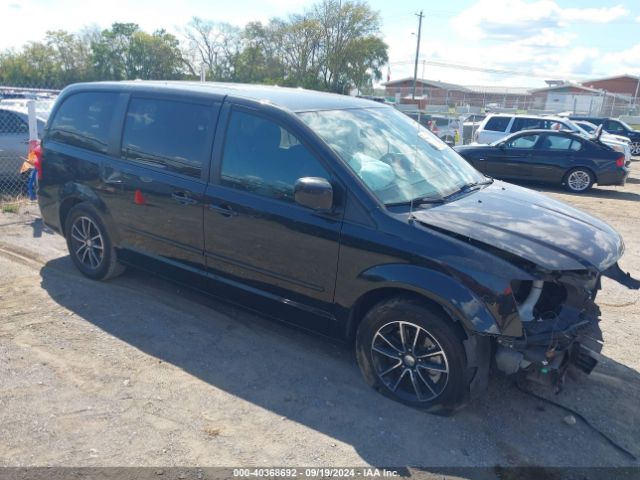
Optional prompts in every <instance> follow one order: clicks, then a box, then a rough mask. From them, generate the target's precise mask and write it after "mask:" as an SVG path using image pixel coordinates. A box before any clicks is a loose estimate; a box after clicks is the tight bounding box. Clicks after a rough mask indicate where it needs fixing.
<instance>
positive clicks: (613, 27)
mask: <svg viewBox="0 0 640 480" xmlns="http://www.w3.org/2000/svg"><path fill="white" fill-rule="evenodd" d="M313 3H314V2H313V1H308V0H233V1H229V2H216V1H214V2H211V1H205V0H183V1H181V2H180V3H177V2H164V1H162V0H137V1H136V2H131V1H127V0H110V1H107V2H105V1H104V0H103V1H100V2H93V1H87V0H0V49H4V48H8V47H18V46H20V45H22V44H23V43H24V42H26V41H29V40H39V39H41V38H42V35H43V33H44V32H45V31H46V30H51V29H66V30H69V31H77V30H78V29H80V28H81V27H82V26H84V25H89V24H97V25H98V26H100V27H107V26H109V25H110V24H111V23H112V22H114V21H123V22H136V23H138V24H140V25H141V26H142V27H143V28H144V29H146V30H153V29H156V28H160V27H164V28H166V29H167V30H169V31H171V32H173V33H176V34H178V35H179V34H180V27H181V26H183V25H184V24H185V23H186V22H188V20H189V19H190V18H191V17H193V16H194V15H197V16H200V17H202V18H207V19H212V20H218V21H226V22H229V23H232V24H236V25H244V24H245V23H246V22H248V21H251V20H261V21H263V22H264V21H268V19H269V18H270V17H272V16H284V15H286V14H288V13H295V12H300V11H303V10H304V9H305V8H307V7H308V6H310V5H312V4H313ZM369 3H370V5H371V6H372V7H373V8H374V9H375V10H378V11H379V12H380V14H381V18H382V23H383V35H384V38H385V40H386V42H387V43H388V44H389V47H390V50H389V55H390V68H391V78H392V79H397V78H402V77H406V76H411V75H413V58H414V55H415V47H416V37H415V35H413V33H414V32H417V17H416V16H415V13H416V12H418V11H419V10H423V11H424V14H425V20H424V23H423V35H422V41H421V56H420V60H421V61H420V65H419V68H418V75H419V76H421V74H422V72H423V68H424V76H425V77H426V78H431V79H434V80H442V81H448V82H454V83H461V84H467V85H474V84H475V85H479V84H483V85H513V86H532V87H535V86H544V79H545V78H564V79H571V80H580V79H586V78H593V77H601V76H608V75H614V74H619V73H631V74H636V75H640V35H638V33H639V32H640V1H638V0H620V1H606V0H456V1H455V2H442V1H438V2H434V1H425V0H422V1H418V0H403V1H401V2H392V1H389V0H370V1H369ZM423 61H424V63H423ZM436 64H438V65H436ZM452 64H453V66H454V67H455V68H454V67H452V66H451V65H452ZM486 70H493V72H491V71H486ZM385 75H386V72H385Z"/></svg>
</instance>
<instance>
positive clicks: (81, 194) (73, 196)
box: [58, 182, 120, 246]
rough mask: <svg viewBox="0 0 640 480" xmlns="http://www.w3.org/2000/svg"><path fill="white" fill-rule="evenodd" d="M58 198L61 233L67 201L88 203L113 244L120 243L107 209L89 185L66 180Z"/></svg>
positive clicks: (73, 203)
mask: <svg viewBox="0 0 640 480" xmlns="http://www.w3.org/2000/svg"><path fill="white" fill-rule="evenodd" d="M59 198H60V207H59V212H58V215H59V219H60V227H61V228H60V232H61V233H64V232H63V229H64V225H63V221H62V214H63V212H65V209H66V205H69V203H70V204H72V205H75V204H77V203H88V204H90V205H91V206H92V207H94V208H95V209H96V210H97V212H98V214H99V215H100V218H101V219H102V221H103V222H104V223H105V225H106V227H107V229H108V231H109V235H110V236H111V241H112V242H113V245H115V246H118V245H119V244H120V235H119V232H118V229H117V227H116V224H115V222H114V221H113V217H112V216H111V213H110V212H109V209H108V208H107V206H106V205H105V204H104V202H103V201H102V199H101V198H100V196H99V195H98V194H97V193H96V192H95V191H94V190H93V189H92V188H91V187H89V186H87V185H83V184H81V183H76V182H67V183H65V184H63V185H61V187H60V193H59Z"/></svg>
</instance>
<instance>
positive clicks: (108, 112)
mask: <svg viewBox="0 0 640 480" xmlns="http://www.w3.org/2000/svg"><path fill="white" fill-rule="evenodd" d="M117 97H118V94H116V93H105V92H87V93H76V94H75V95H72V96H70V97H68V98H67V99H66V100H65V101H64V103H63V104H62V105H61V106H60V108H59V109H58V111H57V112H56V115H55V117H54V118H53V121H52V122H51V126H50V127H49V138H50V139H51V140H55V141H57V142H60V143H66V144H67V145H73V146H75V147H80V148H84V149H87V150H92V151H94V152H98V153H106V151H107V144H108V141H109V127H110V125H111V118H112V116H113V109H114V106H115V103H116V99H117Z"/></svg>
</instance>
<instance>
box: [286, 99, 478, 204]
mask: <svg viewBox="0 0 640 480" xmlns="http://www.w3.org/2000/svg"><path fill="white" fill-rule="evenodd" d="M299 116H300V118H301V119H302V120H303V121H304V122H305V123H306V124H307V125H308V126H309V127H310V128H311V129H312V130H313V131H314V132H315V133H316V134H318V135H319V136H320V137H321V138H322V139H323V140H324V141H325V142H327V143H328V144H329V146H330V147H331V148H333V150H334V151H335V152H336V153H337V154H338V155H339V156H340V158H341V159H342V160H343V161H344V162H345V163H346V164H347V165H348V166H349V167H350V168H351V169H352V170H353V171H354V172H355V173H356V174H357V175H358V176H359V177H360V178H361V179H362V181H363V182H364V183H365V185H366V186H367V187H368V188H369V189H370V190H371V191H372V192H373V194H374V195H375V196H376V197H377V198H378V199H379V200H380V201H381V202H383V203H384V204H386V205H390V204H402V203H410V202H411V201H412V200H414V201H416V200H422V199H442V198H444V197H446V196H448V195H451V194H453V193H455V192H457V191H459V190H460V189H461V188H463V187H464V186H466V185H469V184H477V183H481V182H484V181H486V180H487V179H486V177H484V176H483V175H482V174H481V173H480V172H478V171H477V170H476V169H474V168H473V167H472V166H471V165H469V164H468V163H467V162H466V161H465V160H464V159H463V158H462V157H460V156H459V155H458V154H457V153H456V152H455V151H453V150H452V149H451V148H449V147H448V146H447V145H446V144H445V143H444V142H442V141H441V140H440V139H439V138H438V137H436V136H435V135H433V134H432V133H431V132H429V130H427V129H426V128H424V127H422V126H421V125H420V124H419V123H418V122H415V121H413V120H411V119H410V118H409V117H407V116H406V115H404V114H403V113H400V112H398V111H397V110H396V109H394V108H363V109H354V110H327V111H320V112H303V113H300V114H299Z"/></svg>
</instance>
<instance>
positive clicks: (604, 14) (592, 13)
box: [558, 5, 629, 23]
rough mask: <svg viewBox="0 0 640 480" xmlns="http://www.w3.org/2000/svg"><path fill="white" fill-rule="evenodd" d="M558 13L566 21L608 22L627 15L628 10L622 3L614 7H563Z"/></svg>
mask: <svg viewBox="0 0 640 480" xmlns="http://www.w3.org/2000/svg"><path fill="white" fill-rule="evenodd" d="M558 13H559V14H560V17H561V18H562V19H564V20H566V21H568V22H575V21H580V22H592V23H609V22H613V21H614V20H617V19H618V18H622V17H626V16H627V15H629V10H627V9H626V8H625V7H624V6H622V5H616V6H615V7H602V8H565V9H560V11H559V12H558Z"/></svg>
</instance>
